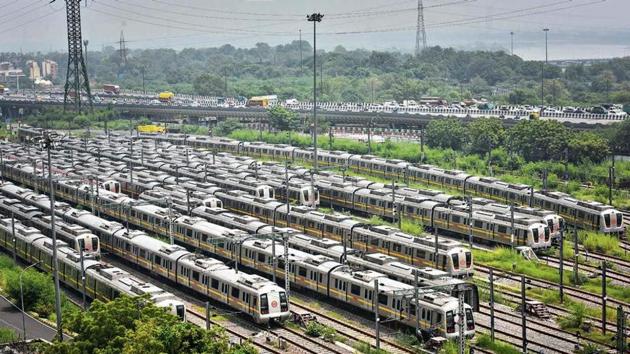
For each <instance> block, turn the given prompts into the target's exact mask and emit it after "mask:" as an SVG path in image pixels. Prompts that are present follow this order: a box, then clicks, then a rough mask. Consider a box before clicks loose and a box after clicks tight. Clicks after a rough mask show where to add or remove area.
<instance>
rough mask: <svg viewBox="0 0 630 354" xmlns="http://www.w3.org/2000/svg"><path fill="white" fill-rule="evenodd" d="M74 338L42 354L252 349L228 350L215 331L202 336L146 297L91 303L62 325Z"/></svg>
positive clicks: (243, 347) (226, 340) (245, 347)
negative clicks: (66, 326)
mask: <svg viewBox="0 0 630 354" xmlns="http://www.w3.org/2000/svg"><path fill="white" fill-rule="evenodd" d="M67 325H68V328H69V329H70V330H71V331H73V332H75V333H76V335H75V337H74V338H73V339H72V340H71V341H66V342H63V343H55V344H53V345H52V346H51V347H49V348H47V353H51V354H52V353H100V354H114V353H127V354H144V353H146V354H149V353H169V354H171V353H172V354H176V353H217V354H218V353H228V354H235V353H242V352H243V351H245V352H248V353H251V352H253V351H252V348H251V345H250V344H248V343H246V344H244V345H230V343H229V338H228V336H227V334H226V333H225V331H224V330H223V329H222V328H220V327H213V328H212V329H211V330H209V331H206V330H205V329H202V328H200V327H198V326H196V325H194V324H192V323H190V322H181V321H179V319H178V318H177V317H175V316H173V315H172V314H170V313H168V312H167V311H165V310H164V309H163V308H159V307H157V306H155V305H154V304H153V303H152V302H151V301H150V300H148V297H147V296H142V297H133V298H132V297H127V296H121V297H119V298H117V299H115V300H113V301H110V302H108V303H102V302H100V301H98V300H96V301H94V302H93V303H92V305H91V306H90V309H89V310H88V311H87V312H82V313H75V314H72V315H71V316H69V319H68V320H67Z"/></svg>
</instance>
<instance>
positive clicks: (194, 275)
mask: <svg viewBox="0 0 630 354" xmlns="http://www.w3.org/2000/svg"><path fill="white" fill-rule="evenodd" d="M193 280H196V281H199V272H197V271H195V270H193Z"/></svg>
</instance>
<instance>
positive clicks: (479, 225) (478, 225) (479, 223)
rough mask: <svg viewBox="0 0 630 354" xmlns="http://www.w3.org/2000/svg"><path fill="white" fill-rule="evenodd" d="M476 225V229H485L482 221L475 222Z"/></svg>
mask: <svg viewBox="0 0 630 354" xmlns="http://www.w3.org/2000/svg"><path fill="white" fill-rule="evenodd" d="M474 224H475V227H476V228H479V229H480V228H482V227H483V221H481V220H475V222H474Z"/></svg>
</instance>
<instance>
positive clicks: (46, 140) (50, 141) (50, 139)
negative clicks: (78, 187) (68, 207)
mask: <svg viewBox="0 0 630 354" xmlns="http://www.w3.org/2000/svg"><path fill="white" fill-rule="evenodd" d="M67 4H68V5H67V6H69V2H68V1H67ZM59 140H60V139H59V138H58V135H57V134H56V133H52V132H48V131H47V132H44V135H43V136H42V138H41V144H42V147H43V148H44V149H46V150H47V151H48V191H49V192H50V197H49V198H50V233H51V238H52V243H53V246H52V253H53V254H52V263H53V264H52V266H53V278H54V281H55V315H56V319H57V337H58V338H57V339H58V340H59V341H63V327H62V325H63V323H62V321H61V290H60V289H59V270H58V268H59V267H58V264H57V232H56V229H55V190H54V189H53V180H52V160H51V156H50V155H51V154H50V151H51V150H52V149H53V148H54V146H55V144H57V143H58V142H59ZM42 168H43V164H42Z"/></svg>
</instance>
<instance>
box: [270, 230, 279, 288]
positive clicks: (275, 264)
mask: <svg viewBox="0 0 630 354" xmlns="http://www.w3.org/2000/svg"><path fill="white" fill-rule="evenodd" d="M271 236H272V237H271V265H272V268H273V274H272V280H273V282H274V283H275V282H276V271H277V270H278V259H277V257H276V235H274V234H272V235H271Z"/></svg>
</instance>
